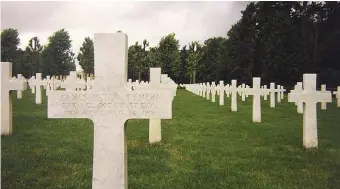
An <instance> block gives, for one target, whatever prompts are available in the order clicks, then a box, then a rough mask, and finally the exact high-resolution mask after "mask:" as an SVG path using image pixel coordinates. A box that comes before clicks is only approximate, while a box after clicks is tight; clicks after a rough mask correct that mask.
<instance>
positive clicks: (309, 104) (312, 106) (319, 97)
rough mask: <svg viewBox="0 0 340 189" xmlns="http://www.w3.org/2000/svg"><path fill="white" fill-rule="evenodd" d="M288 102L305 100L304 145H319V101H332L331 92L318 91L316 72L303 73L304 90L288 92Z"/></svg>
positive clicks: (308, 146)
mask: <svg viewBox="0 0 340 189" xmlns="http://www.w3.org/2000/svg"><path fill="white" fill-rule="evenodd" d="M288 102H298V103H299V102H303V103H304V110H303V146H304V147H306V148H315V147H317V146H318V131H317V109H316V103H318V102H332V95H331V93H330V92H320V91H316V74H303V91H302V92H299V93H298V92H297V93H289V94H288Z"/></svg>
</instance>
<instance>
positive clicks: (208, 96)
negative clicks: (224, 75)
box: [205, 82, 211, 100]
mask: <svg viewBox="0 0 340 189" xmlns="http://www.w3.org/2000/svg"><path fill="white" fill-rule="evenodd" d="M210 88H211V87H210V83H209V82H207V85H206V92H207V95H206V96H205V97H206V99H207V100H210Z"/></svg>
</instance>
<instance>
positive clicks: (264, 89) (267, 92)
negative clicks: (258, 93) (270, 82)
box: [262, 85, 269, 100]
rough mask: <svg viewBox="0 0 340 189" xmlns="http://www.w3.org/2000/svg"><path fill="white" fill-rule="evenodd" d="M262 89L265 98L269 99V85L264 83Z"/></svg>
mask: <svg viewBox="0 0 340 189" xmlns="http://www.w3.org/2000/svg"><path fill="white" fill-rule="evenodd" d="M262 90H263V100H267V96H268V95H269V91H268V89H267V85H264V86H263V88H262Z"/></svg>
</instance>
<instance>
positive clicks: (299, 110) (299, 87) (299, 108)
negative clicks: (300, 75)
mask: <svg viewBox="0 0 340 189" xmlns="http://www.w3.org/2000/svg"><path fill="white" fill-rule="evenodd" d="M302 92H303V90H302V82H297V84H296V85H295V87H294V90H291V91H290V93H302ZM295 105H296V106H297V113H299V114H303V102H295Z"/></svg>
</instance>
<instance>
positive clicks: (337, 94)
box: [333, 86, 340, 107]
mask: <svg viewBox="0 0 340 189" xmlns="http://www.w3.org/2000/svg"><path fill="white" fill-rule="evenodd" d="M333 94H334V95H335V98H337V103H336V105H337V107H340V86H338V87H337V91H333Z"/></svg>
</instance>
